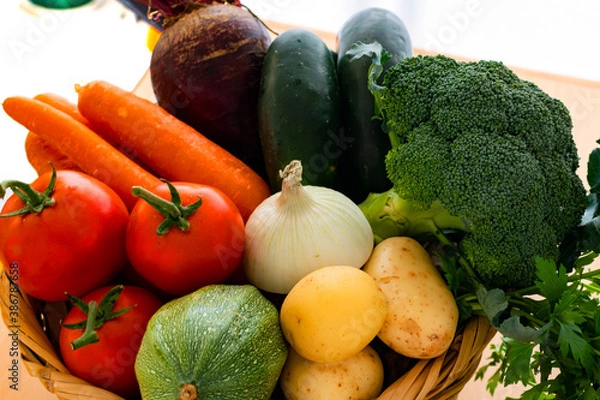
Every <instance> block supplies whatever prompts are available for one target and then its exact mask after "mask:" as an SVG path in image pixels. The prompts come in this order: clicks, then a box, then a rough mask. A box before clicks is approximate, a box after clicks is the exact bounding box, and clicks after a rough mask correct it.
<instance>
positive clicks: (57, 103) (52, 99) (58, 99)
mask: <svg viewBox="0 0 600 400" xmlns="http://www.w3.org/2000/svg"><path fill="white" fill-rule="evenodd" d="M34 99H35V100H39V101H41V102H43V103H46V104H48V105H50V106H52V107H54V108H56V109H57V110H60V111H62V112H64V113H66V114H68V115H70V116H71V117H73V118H74V119H76V120H77V121H79V122H81V123H82V124H84V125H86V126H88V127H89V126H90V123H89V122H88V120H87V119H85V117H84V116H83V115H81V113H80V112H79V108H77V104H75V103H73V102H72V101H70V100H69V99H67V98H65V97H62V96H59V95H58V94H54V93H40V94H38V95H36V96H35V97H34Z"/></svg>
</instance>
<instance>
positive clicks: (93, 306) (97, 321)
mask: <svg viewBox="0 0 600 400" xmlns="http://www.w3.org/2000/svg"><path fill="white" fill-rule="evenodd" d="M122 292H123V285H117V286H115V287H113V288H112V289H110V290H109V291H108V292H107V293H106V294H105V295H104V297H102V299H101V300H100V304H98V303H96V302H95V301H90V302H89V303H86V302H84V301H83V300H81V299H80V298H78V297H75V296H71V295H70V294H68V293H65V295H66V296H67V298H68V299H69V300H70V301H71V303H73V305H74V306H76V307H78V308H79V309H80V310H81V311H83V313H84V314H85V315H86V316H87V319H86V320H84V321H81V322H78V323H74V324H62V326H63V327H64V328H66V329H83V328H85V331H84V333H83V335H81V336H80V337H79V338H77V339H75V340H73V341H72V342H71V348H72V349H73V350H77V349H80V348H81V347H83V346H87V345H88V344H92V343H96V342H98V341H99V340H100V339H99V337H98V334H97V333H96V330H97V329H99V328H100V327H101V326H102V325H104V323H105V322H107V321H110V320H111V319H115V318H117V317H119V316H121V315H123V314H125V313H126V312H128V311H129V310H131V309H132V308H133V307H135V305H133V306H129V307H125V308H122V309H120V310H117V311H113V308H114V306H115V303H116V302H117V299H118V298H119V296H120V295H121V293H122Z"/></svg>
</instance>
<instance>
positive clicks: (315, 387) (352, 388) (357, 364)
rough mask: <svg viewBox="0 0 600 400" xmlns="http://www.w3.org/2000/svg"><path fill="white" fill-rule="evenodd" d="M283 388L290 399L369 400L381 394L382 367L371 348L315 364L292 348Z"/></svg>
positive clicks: (282, 380)
mask: <svg viewBox="0 0 600 400" xmlns="http://www.w3.org/2000/svg"><path fill="white" fill-rule="evenodd" d="M280 385H281V389H282V390H283V394H284V395H285V398H286V399H288V400H308V399H311V400H321V399H322V400H331V399H347V400H370V399H374V398H376V397H377V396H378V395H379V393H380V392H381V388H382V386H383V365H382V363H381V359H380V358H379V355H378V354H377V353H376V352H375V350H373V348H371V347H370V346H367V347H365V348H364V349H363V350H362V351H360V352H359V353H358V354H356V355H354V356H352V357H350V358H346V359H344V360H341V361H337V362H333V363H316V362H314V361H310V360H307V359H306V358H304V357H302V356H301V355H299V354H298V353H296V352H295V351H294V350H293V349H290V352H289V353H288V359H287V361H286V364H285V366H284V367H283V371H282V373H281V379H280Z"/></svg>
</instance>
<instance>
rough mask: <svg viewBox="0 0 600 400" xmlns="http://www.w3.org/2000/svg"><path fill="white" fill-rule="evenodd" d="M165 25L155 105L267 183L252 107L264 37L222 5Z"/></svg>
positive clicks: (249, 20) (154, 74)
mask: <svg viewBox="0 0 600 400" xmlns="http://www.w3.org/2000/svg"><path fill="white" fill-rule="evenodd" d="M167 21H168V23H167V25H165V29H164V31H163V33H162V35H161V36H160V38H159V40H158V42H157V43H156V46H155V48H154V51H153V53H152V58H151V62H150V77H151V81H152V87H153V90H154V94H155V95H156V99H157V102H158V104H159V105H160V106H161V107H163V108H164V109H166V110H167V111H168V112H169V113H171V114H173V115H174V116H175V117H177V118H178V119H180V120H182V121H184V122H185V123H187V124H188V125H190V126H192V127H194V128H195V129H196V130H198V131H199V132H200V133H202V134H203V135H204V136H206V137H207V138H209V139H210V140H212V141H213V142H215V143H217V144H218V145H220V146H221V147H223V148H225V149H226V150H228V151H229V152H230V153H232V154H233V155H235V156H236V157H238V158H240V159H241V160H242V161H243V162H245V163H246V164H247V165H248V166H250V167H251V168H252V169H254V170H255V171H256V172H258V173H259V174H261V175H263V176H266V173H265V166H264V161H263V155H262V149H261V145H260V137H259V134H258V116H257V103H258V91H259V85H260V76H261V70H262V65H263V59H264V57H265V54H266V52H267V49H268V47H269V45H270V43H271V36H270V34H269V31H268V30H267V29H266V27H265V26H264V25H263V24H262V22H260V21H259V20H258V19H257V18H256V17H255V16H254V15H253V14H252V13H250V12H249V11H248V10H246V9H245V8H242V7H238V6H236V5H232V4H227V3H223V4H222V3H213V4H210V5H197V6H195V7H188V9H187V11H186V12H184V13H183V14H181V15H179V16H176V17H175V18H174V19H173V18H168V19H167Z"/></svg>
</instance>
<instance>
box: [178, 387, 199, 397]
mask: <svg viewBox="0 0 600 400" xmlns="http://www.w3.org/2000/svg"><path fill="white" fill-rule="evenodd" d="M197 398H198V389H197V388H196V386H195V385H193V384H191V383H184V384H183V385H182V386H181V390H180V391H179V400H196V399H197Z"/></svg>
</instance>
